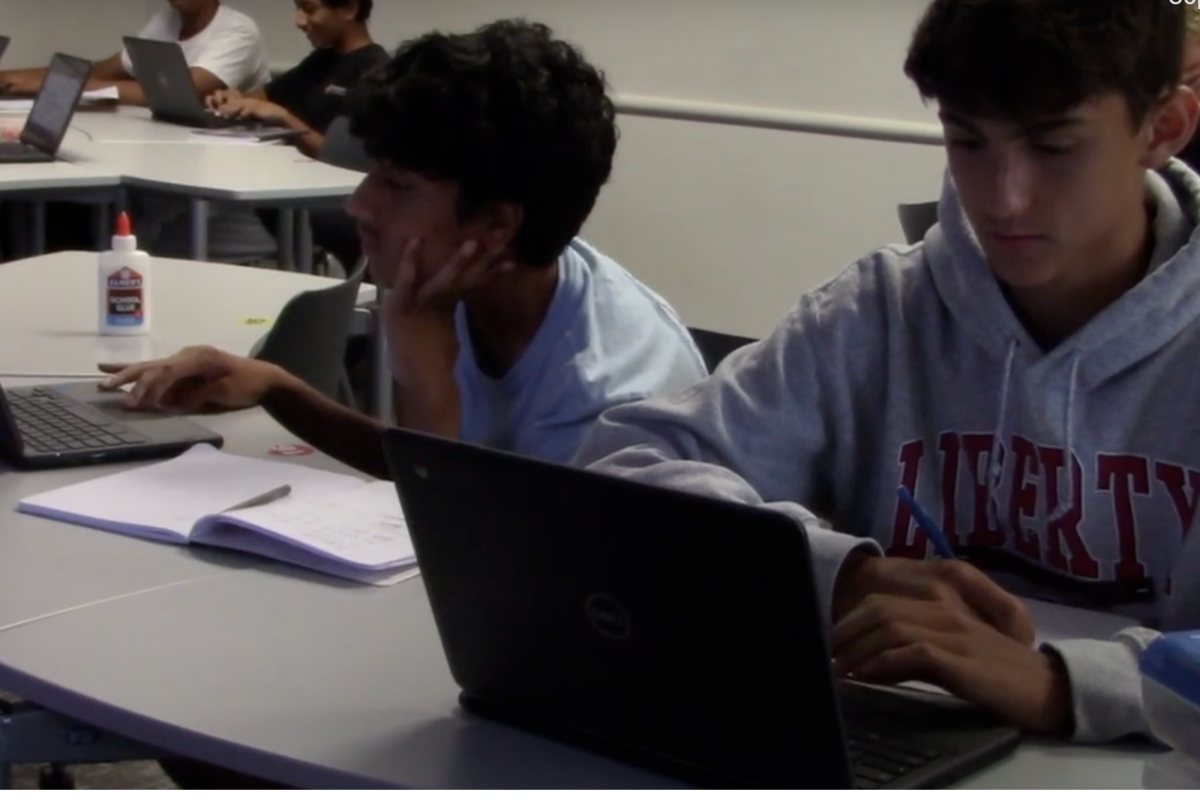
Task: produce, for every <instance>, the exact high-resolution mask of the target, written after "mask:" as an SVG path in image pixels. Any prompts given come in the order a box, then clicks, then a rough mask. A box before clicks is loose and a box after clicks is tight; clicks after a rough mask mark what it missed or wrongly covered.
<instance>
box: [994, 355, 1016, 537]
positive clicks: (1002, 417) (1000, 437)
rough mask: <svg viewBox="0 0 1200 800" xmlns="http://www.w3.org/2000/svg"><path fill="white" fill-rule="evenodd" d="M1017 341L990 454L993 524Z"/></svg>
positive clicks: (1002, 382) (997, 511) (1007, 369)
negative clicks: (1001, 449)
mask: <svg viewBox="0 0 1200 800" xmlns="http://www.w3.org/2000/svg"><path fill="white" fill-rule="evenodd" d="M1017 346H1018V345H1017V340H1016V339H1012V340H1011V341H1009V343H1008V355H1007V356H1006V357H1005V359H1004V376H1003V377H1002V378H1001V380H1000V411H999V413H998V414H997V415H996V429H995V431H994V432H993V433H992V449H991V452H989V453H988V469H987V475H988V497H987V502H988V506H987V507H988V514H989V515H990V516H991V521H992V522H998V521H999V520H1000V503H999V501H998V500H997V499H996V496H997V494H998V493H999V492H1000V484H1001V482H1002V481H1003V480H1004V467H1003V465H1002V464H1001V463H1000V448H1001V447H1003V444H1002V443H1003V441H1004V437H1005V429H1006V428H1007V427H1008V394H1009V391H1010V390H1011V389H1012V375H1013V366H1014V365H1015V364H1016V360H1017Z"/></svg>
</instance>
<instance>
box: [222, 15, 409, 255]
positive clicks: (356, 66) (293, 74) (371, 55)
mask: <svg viewBox="0 0 1200 800" xmlns="http://www.w3.org/2000/svg"><path fill="white" fill-rule="evenodd" d="M295 5H296V27H297V28H299V29H300V31H301V32H302V33H303V34H304V35H305V36H306V37H308V41H309V42H311V43H312V46H313V48H314V49H313V52H312V53H310V54H309V55H308V56H307V57H306V58H305V59H304V60H303V61H301V62H300V63H299V64H298V65H296V66H295V67H293V68H292V69H290V70H288V71H287V72H285V73H284V74H283V75H280V76H279V77H278V78H276V79H275V80H273V81H271V82H270V83H269V84H267V86H266V87H265V88H263V89H260V90H258V91H255V92H250V93H242V92H238V91H236V90H233V89H224V90H221V91H218V92H216V93H214V94H213V95H211V96H210V97H209V98H208V105H209V107H210V108H212V109H213V110H215V111H217V112H218V113H221V114H227V115H229V116H233V117H243V118H247V119H257V120H263V121H268V120H269V121H271V122H272V123H274V124H281V125H283V126H285V127H288V128H291V129H292V130H295V131H299V132H300V136H298V137H296V138H295V139H294V140H292V141H293V143H294V144H295V146H296V147H297V148H298V149H299V150H300V152H302V153H304V154H305V155H307V156H309V157H310V158H318V157H319V156H320V154H321V148H322V147H324V145H325V133H326V131H327V130H328V129H329V126H330V124H331V123H332V122H333V121H334V120H335V119H337V118H338V117H343V116H346V114H347V113H348V111H349V108H350V104H351V102H352V100H353V94H354V91H355V87H356V86H358V84H359V82H360V81H361V80H362V77H363V75H365V74H366V73H367V72H369V71H370V70H371V69H373V68H375V67H377V66H380V65H381V64H383V63H385V62H386V61H387V58H388V53H387V51H386V50H385V49H383V48H382V47H380V46H379V45H378V44H376V43H375V42H373V41H372V40H371V34H370V31H369V30H368V29H367V25H368V23H369V22H370V19H371V11H372V6H373V2H372V0H295ZM259 216H260V217H261V218H262V220H263V222H264V223H265V224H266V226H267V229H268V230H270V231H271V232H272V233H273V234H274V235H276V236H278V230H279V225H278V216H279V215H278V212H277V211H275V210H274V209H260V211H259ZM309 223H310V226H311V229H312V235H313V242H314V243H315V244H316V245H317V247H318V248H320V249H321V250H324V251H325V252H327V253H331V254H332V255H333V256H334V257H335V258H336V259H337V260H338V262H339V263H340V264H341V265H342V267H343V268H344V269H345V271H346V273H347V274H349V273H350V272H352V271H353V270H354V267H355V265H356V264H357V262H358V260H359V257H360V256H361V254H362V247H361V245H360V244H359V241H358V234H357V232H356V231H355V227H354V222H353V220H351V219H350V216H349V215H348V214H347V213H346V211H345V209H344V208H340V207H339V208H315V209H313V210H312V211H310V212H309Z"/></svg>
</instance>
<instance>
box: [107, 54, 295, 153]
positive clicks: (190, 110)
mask: <svg viewBox="0 0 1200 800" xmlns="http://www.w3.org/2000/svg"><path fill="white" fill-rule="evenodd" d="M125 51H126V52H127V53H129V61H130V63H131V64H132V65H133V73H134V76H135V77H136V78H137V82H138V85H139V86H141V87H142V91H143V92H145V94H146V104H147V105H148V106H149V107H150V113H151V115H152V116H153V117H154V119H156V120H159V121H161V122H169V123H172V124H174V125H184V126H186V127H189V128H199V129H208V130H241V131H246V132H251V133H254V134H255V135H256V136H258V137H259V138H287V137H290V136H295V135H298V134H297V132H296V131H293V130H291V129H290V128H285V127H282V126H279V125H273V124H271V123H269V122H264V121H261V120H242V119H235V118H232V117H224V116H221V115H220V114H217V113H215V112H213V111H212V110H211V109H210V108H208V106H206V105H205V104H204V99H203V98H202V97H201V96H200V92H198V91H197V90H196V84H195V82H193V80H192V73H191V69H190V68H189V67H188V63H187V58H186V57H184V55H183V48H182V47H180V46H179V43H178V42H164V41H160V40H157V39H139V38H137V37H135V36H126V37H125Z"/></svg>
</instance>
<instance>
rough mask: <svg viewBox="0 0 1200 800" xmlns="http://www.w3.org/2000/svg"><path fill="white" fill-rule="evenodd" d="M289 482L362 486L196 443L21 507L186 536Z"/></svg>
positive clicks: (318, 490)
mask: <svg viewBox="0 0 1200 800" xmlns="http://www.w3.org/2000/svg"><path fill="white" fill-rule="evenodd" d="M284 484H287V485H289V486H291V487H292V494H293V495H298V494H305V493H311V494H315V495H316V496H318V497H319V496H322V495H325V494H329V493H334V492H340V491H345V490H346V489H347V488H354V487H356V486H361V485H363V481H362V480H360V479H358V478H354V477H351V476H347V475H338V474H335V473H331V472H323V471H321V470H316V469H312V468H309V467H300V466H296V465H295V464H290V463H282V462H278V461H268V460H265V459H258V458H248V457H245V456H233V455H229V454H227V453H222V452H221V451H219V450H217V449H216V448H214V447H212V446H211V445H207V444H203V445H196V446H195V447H193V448H192V449H191V450H189V451H188V452H186V453H184V454H183V455H180V456H177V457H176V458H174V459H171V460H170V461H164V462H161V463H157V464H151V465H149V466H145V467H138V468H136V469H131V470H127V471H124V472H117V473H113V474H111V475H106V476H104V477H102V478H96V479H93V480H90V481H84V482H83V483H77V484H74V485H72V486H67V487H64V488H62V489H55V490H53V491H49V492H43V493H42V494H37V495H34V496H32V497H28V498H26V499H24V500H22V501H21V502H20V504H19V505H18V506H17V508H18V510H20V511H23V512H26V513H29V514H36V515H39V516H45V517H50V518H52V519H58V520H62V521H64V522H73V523H76V524H80V525H86V526H88V527H94V528H100V529H103V530H108V531H112V532H114V533H124V534H129V535H132V536H141V537H143V538H151V539H158V540H160V541H172V542H178V543H185V542H186V541H187V539H188V535H189V532H190V531H191V528H192V526H193V525H194V524H195V523H196V521H197V520H199V519H200V518H202V517H204V516H205V515H206V514H212V513H215V512H219V511H222V510H224V509H226V508H229V507H231V506H234V505H237V504H238V503H241V502H245V501H246V500H249V499H251V498H253V497H256V496H257V495H260V494H263V493H264V492H268V491H270V490H272V489H275V488H278V487H279V486H282V485H284Z"/></svg>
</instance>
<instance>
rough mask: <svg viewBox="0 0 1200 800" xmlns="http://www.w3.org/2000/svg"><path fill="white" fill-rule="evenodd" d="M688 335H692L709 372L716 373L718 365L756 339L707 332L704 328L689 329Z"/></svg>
mask: <svg viewBox="0 0 1200 800" xmlns="http://www.w3.org/2000/svg"><path fill="white" fill-rule="evenodd" d="M688 333H690V334H691V335H692V341H694V342H695V343H696V347H697V348H699V350H700V355H701V356H703V357H704V366H705V367H707V368H708V371H709V372H712V371H714V370H715V369H716V368H717V365H718V364H720V363H721V362H722V361H724V360H725V357H726V356H728V355H729V354H730V353H732V352H733V351H734V350H738V349H740V348H742V347H744V346H745V345H748V344H754V342H755V341H757V340H755V339H751V338H749V337H747V336H737V335H736V334H732V333H719V332H717V331H710V330H705V329H704V328H688Z"/></svg>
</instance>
